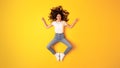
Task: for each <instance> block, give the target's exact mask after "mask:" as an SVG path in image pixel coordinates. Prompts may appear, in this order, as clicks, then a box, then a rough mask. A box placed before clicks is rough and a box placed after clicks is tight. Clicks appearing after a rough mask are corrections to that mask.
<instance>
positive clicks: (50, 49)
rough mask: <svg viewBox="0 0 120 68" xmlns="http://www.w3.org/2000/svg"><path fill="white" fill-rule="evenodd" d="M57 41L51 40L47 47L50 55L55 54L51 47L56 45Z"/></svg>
mask: <svg viewBox="0 0 120 68" xmlns="http://www.w3.org/2000/svg"><path fill="white" fill-rule="evenodd" d="M57 42H58V40H56V39H53V40H52V41H51V42H50V43H49V44H48V46H47V49H48V50H49V51H50V52H51V53H52V54H55V53H56V52H55V51H54V49H53V48H52V46H53V45H54V44H55V43H57Z"/></svg>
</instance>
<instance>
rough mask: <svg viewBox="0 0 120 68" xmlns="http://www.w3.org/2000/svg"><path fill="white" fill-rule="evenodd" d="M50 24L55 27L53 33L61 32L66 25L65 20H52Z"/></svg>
mask: <svg viewBox="0 0 120 68" xmlns="http://www.w3.org/2000/svg"><path fill="white" fill-rule="evenodd" d="M52 25H53V26H54V27H55V33H63V32H64V26H66V25H67V23H66V22H65V21H61V22H56V21H53V22H52Z"/></svg>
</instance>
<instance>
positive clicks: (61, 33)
mask: <svg viewBox="0 0 120 68" xmlns="http://www.w3.org/2000/svg"><path fill="white" fill-rule="evenodd" d="M55 34H58V35H61V34H64V33H55Z"/></svg>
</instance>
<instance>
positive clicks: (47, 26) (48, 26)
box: [42, 18, 52, 28]
mask: <svg viewBox="0 0 120 68" xmlns="http://www.w3.org/2000/svg"><path fill="white" fill-rule="evenodd" d="M42 21H43V23H44V25H45V27H46V28H50V27H52V24H50V25H47V23H46V21H45V19H44V18H42Z"/></svg>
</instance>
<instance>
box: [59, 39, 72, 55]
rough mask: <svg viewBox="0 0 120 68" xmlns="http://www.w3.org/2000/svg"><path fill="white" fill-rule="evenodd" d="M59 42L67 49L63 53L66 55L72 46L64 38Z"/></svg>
mask: <svg viewBox="0 0 120 68" xmlns="http://www.w3.org/2000/svg"><path fill="white" fill-rule="evenodd" d="M61 42H63V43H64V44H66V45H67V49H66V50H65V52H64V54H65V55H66V54H67V53H68V52H69V51H70V50H71V49H72V45H71V44H70V43H69V42H68V41H67V40H66V39H65V38H63V39H62V40H61Z"/></svg>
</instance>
